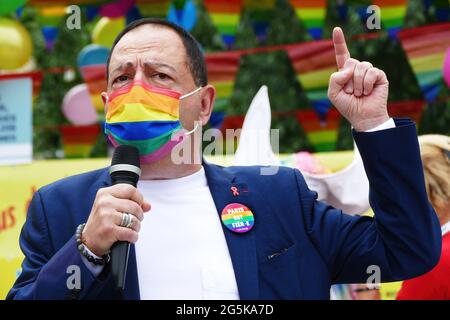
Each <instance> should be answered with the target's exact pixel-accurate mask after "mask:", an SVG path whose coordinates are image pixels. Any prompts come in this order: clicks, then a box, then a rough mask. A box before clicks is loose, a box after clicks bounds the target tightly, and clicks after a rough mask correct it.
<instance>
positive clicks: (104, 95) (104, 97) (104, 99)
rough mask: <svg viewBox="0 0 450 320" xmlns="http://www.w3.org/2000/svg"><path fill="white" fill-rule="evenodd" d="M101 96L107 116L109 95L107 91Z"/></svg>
mask: <svg viewBox="0 0 450 320" xmlns="http://www.w3.org/2000/svg"><path fill="white" fill-rule="evenodd" d="M100 96H101V97H102V101H103V111H104V112H105V114H106V103H107V102H108V94H107V93H106V92H105V91H103V92H102V93H101V94H100Z"/></svg>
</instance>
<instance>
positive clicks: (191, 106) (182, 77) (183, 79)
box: [107, 24, 204, 130]
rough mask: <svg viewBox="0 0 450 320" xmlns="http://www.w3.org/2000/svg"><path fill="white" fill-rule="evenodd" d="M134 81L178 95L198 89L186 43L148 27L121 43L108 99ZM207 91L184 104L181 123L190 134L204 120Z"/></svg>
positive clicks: (113, 60)
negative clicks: (199, 121)
mask: <svg viewBox="0 0 450 320" xmlns="http://www.w3.org/2000/svg"><path fill="white" fill-rule="evenodd" d="M133 80H141V81H144V82H146V83H148V84H150V85H152V86H156V87H160V88H166V89H170V90H174V91H178V92H179V93H181V94H182V95H183V94H186V93H189V92H191V91H193V90H195V89H196V88H197V86H196V85H195V82H194V79H193V77H192V74H191V72H190V70H189V66H188V60H187V56H186V50H185V48H184V46H183V42H182V40H181V38H180V37H179V36H178V34H177V33H176V32H175V31H173V30H171V29H169V28H167V27H164V26H160V25H152V24H147V25H142V26H139V27H137V28H136V29H133V30H131V31H130V32H128V33H127V34H125V35H124V36H123V37H122V38H121V39H120V41H119V42H118V43H117V45H116V46H115V48H114V51H113V53H112V55H111V61H110V64H109V80H108V91H107V93H108V95H110V94H111V92H112V91H115V90H117V89H120V88H122V87H124V86H126V85H129V84H131V83H132V82H133ZM203 90H204V89H202V90H201V91H200V92H199V93H196V94H194V95H192V96H190V97H187V98H185V99H183V100H181V103H180V121H181V124H182V125H183V127H184V128H186V129H188V130H191V129H192V128H193V127H194V121H196V120H200V118H201V117H200V113H201V111H202V102H203V101H202V97H203V96H204V95H203V92H202V91H203Z"/></svg>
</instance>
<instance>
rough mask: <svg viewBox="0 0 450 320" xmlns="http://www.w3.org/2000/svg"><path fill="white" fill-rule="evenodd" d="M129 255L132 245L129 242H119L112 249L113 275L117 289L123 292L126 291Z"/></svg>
mask: <svg viewBox="0 0 450 320" xmlns="http://www.w3.org/2000/svg"><path fill="white" fill-rule="evenodd" d="M129 253H130V243H129V242H127V241H117V242H116V243H114V244H113V246H112V248H111V274H112V276H113V279H114V282H115V284H116V288H117V289H118V290H121V291H123V290H124V289H125V277H126V275H127V267H128V256H129Z"/></svg>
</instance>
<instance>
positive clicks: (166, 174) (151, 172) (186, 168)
mask: <svg viewBox="0 0 450 320" xmlns="http://www.w3.org/2000/svg"><path fill="white" fill-rule="evenodd" d="M201 167H202V165H201V164H200V163H193V164H184V163H183V164H174V163H173V162H172V159H171V157H170V155H169V156H167V157H165V158H163V159H161V160H160V161H157V162H154V163H150V164H143V165H141V170H142V173H141V178H140V179H141V180H156V179H176V178H182V177H185V176H188V175H191V174H193V173H195V172H197V171H199V170H200V169H201Z"/></svg>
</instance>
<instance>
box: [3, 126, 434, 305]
mask: <svg viewBox="0 0 450 320" xmlns="http://www.w3.org/2000/svg"><path fill="white" fill-rule="evenodd" d="M396 125H397V127H396V128H392V129H387V130H383V131H377V132H371V133H364V132H353V135H354V138H355V141H356V143H357V146H358V148H359V151H360V153H361V156H362V158H363V161H364V165H365V169H366V172H367V176H368V178H369V181H370V201H371V206H372V208H373V210H374V212H375V218H373V219H372V218H370V217H361V216H350V215H347V214H344V213H342V212H341V211H340V210H337V209H335V208H332V207H330V206H329V205H327V204H325V203H323V202H319V201H317V200H316V193H315V192H312V191H310V190H309V189H308V187H307V185H306V183H305V181H304V179H303V177H302V175H301V173H300V172H299V171H298V170H296V169H291V168H284V167H280V168H279V171H278V173H277V174H276V175H260V167H228V168H223V167H219V166H216V165H212V164H208V163H204V168H205V172H206V177H207V180H208V184H209V187H210V190H211V193H212V196H213V199H214V202H215V205H216V207H217V211H218V213H219V214H220V212H221V211H222V209H223V208H224V207H225V206H226V205H227V204H229V203H231V202H239V203H242V204H245V205H246V206H248V207H249V208H250V209H251V210H252V212H253V214H254V216H255V225H254V227H253V229H252V230H251V231H250V232H248V233H245V234H236V233H233V232H231V231H230V230H228V229H227V228H226V227H224V228H223V232H224V234H225V237H226V241H227V244H228V249H229V252H230V255H231V259H232V263H233V267H234V272H235V275H236V280H237V285H238V290H239V295H240V297H241V299H329V292H330V285H332V284H335V283H365V282H366V281H367V279H368V277H369V276H370V275H371V274H372V272H373V271H372V270H371V269H370V268H369V266H372V265H376V266H378V267H379V268H380V271H381V280H382V281H383V282H384V281H397V280H403V279H407V278H411V277H416V276H418V275H420V274H423V273H425V272H427V271H429V270H430V269H432V268H433V267H434V266H435V264H436V263H437V262H438V260H439V257H440V252H441V229H440V226H439V221H438V219H437V217H436V214H435V212H434V210H433V208H432V207H431V205H430V203H429V202H428V200H427V194H426V190H425V186H424V177H423V171H422V164H421V160H420V154H419V147H418V143H417V135H416V129H415V125H414V123H412V122H411V121H409V120H396ZM108 185H110V177H109V174H108V170H107V168H105V169H101V170H97V171H92V172H88V173H85V174H81V175H77V176H73V177H69V178H65V179H62V180H60V181H57V182H55V183H53V184H50V185H48V186H45V187H43V188H41V189H40V190H38V191H37V192H36V193H35V195H34V197H33V200H32V202H31V205H30V207H29V211H28V217H27V220H26V222H25V224H24V226H23V229H22V232H21V236H20V246H21V249H22V251H23V253H24V255H25V259H24V261H23V264H22V269H23V270H22V273H21V274H20V276H19V277H18V279H17V281H16V283H15V284H14V287H13V288H12V289H11V291H10V292H9V294H8V296H7V298H8V299H139V283H138V275H137V268H136V258H135V251H134V246H131V250H130V259H129V265H128V271H127V278H126V288H125V290H124V292H123V293H119V292H117V291H115V290H114V287H113V281H112V278H111V275H110V271H109V268H105V269H104V271H103V272H102V273H101V274H100V276H98V277H94V276H93V275H92V273H91V272H90V271H89V269H87V267H86V266H85V264H84V262H83V261H82V260H81V257H80V254H79V252H78V251H77V247H76V242H75V239H74V236H73V235H74V232H75V229H76V227H77V226H78V225H79V224H81V223H83V222H86V221H87V218H88V216H89V213H90V211H91V207H92V204H93V201H94V198H95V195H96V193H97V190H98V189H100V188H102V187H106V186H108ZM232 186H236V187H238V189H239V190H244V191H245V192H240V193H239V195H238V196H233V193H232V192H231V191H230V188H231V187H232ZM357 187H358V186H356V185H355V188H357ZM150 201H151V200H150ZM218 218H219V217H218ZM277 253H278V254H277ZM274 254H275V255H274ZM154 258H155V259H158V257H154ZM71 265H76V266H79V268H80V271H81V272H80V274H81V289H80V290H69V289H68V286H67V284H66V282H67V280H68V277H69V276H70V275H71V272H70V271H69V273H68V267H69V266H71ZM368 268H369V269H368ZM69 270H70V269H69Z"/></svg>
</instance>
